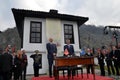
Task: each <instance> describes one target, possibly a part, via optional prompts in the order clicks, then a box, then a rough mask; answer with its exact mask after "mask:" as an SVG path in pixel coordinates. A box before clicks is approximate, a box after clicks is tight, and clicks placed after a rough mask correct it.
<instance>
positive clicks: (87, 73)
mask: <svg viewBox="0 0 120 80" xmlns="http://www.w3.org/2000/svg"><path fill="white" fill-rule="evenodd" d="M85 66H86V72H87V78H89V76H88V71H87V69H88V65H85Z"/></svg>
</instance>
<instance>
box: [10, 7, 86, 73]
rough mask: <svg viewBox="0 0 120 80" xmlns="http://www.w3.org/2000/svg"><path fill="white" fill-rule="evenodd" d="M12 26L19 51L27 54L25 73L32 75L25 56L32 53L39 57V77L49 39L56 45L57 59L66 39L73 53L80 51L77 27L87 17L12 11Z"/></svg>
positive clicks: (31, 62) (30, 66) (29, 60)
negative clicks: (18, 42) (69, 41)
mask: <svg viewBox="0 0 120 80" xmlns="http://www.w3.org/2000/svg"><path fill="white" fill-rule="evenodd" d="M12 12H13V15H14V19H15V22H16V27H17V29H18V32H19V35H20V38H21V48H24V49H25V50H26V52H27V55H28V69H27V74H33V67H32V64H33V60H32V59H31V58H30V57H29V56H30V55H31V54H33V53H34V51H35V50H39V51H40V54H42V68H41V69H40V71H39V72H40V74H46V73H47V72H48V61H47V51H46V43H47V42H48V39H49V38H53V39H54V43H56V44H57V49H58V53H57V56H62V55H63V46H64V45H65V40H66V39H70V40H71V43H72V45H73V46H74V48H75V51H76V54H77V52H79V51H80V37H79V30H78V28H79V27H80V25H82V24H84V23H85V22H86V21H87V20H88V17H81V16H74V15H68V14H60V13H58V11H57V10H50V11H49V12H43V11H32V10H24V9H15V8H13V9H12Z"/></svg>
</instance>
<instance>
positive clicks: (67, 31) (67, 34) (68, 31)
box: [64, 24, 74, 44]
mask: <svg viewBox="0 0 120 80" xmlns="http://www.w3.org/2000/svg"><path fill="white" fill-rule="evenodd" d="M66 39H70V41H71V43H72V44H74V34H73V25H71V24H64V40H65V43H66Z"/></svg>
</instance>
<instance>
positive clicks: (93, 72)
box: [92, 65, 95, 80]
mask: <svg viewBox="0 0 120 80" xmlns="http://www.w3.org/2000/svg"><path fill="white" fill-rule="evenodd" d="M92 68H93V78H94V80H95V66H94V65H93V66H92Z"/></svg>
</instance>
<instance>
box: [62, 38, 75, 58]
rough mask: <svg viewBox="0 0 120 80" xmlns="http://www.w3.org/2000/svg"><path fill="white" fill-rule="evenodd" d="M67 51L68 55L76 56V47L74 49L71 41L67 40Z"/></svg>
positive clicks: (65, 47)
mask: <svg viewBox="0 0 120 80" xmlns="http://www.w3.org/2000/svg"><path fill="white" fill-rule="evenodd" d="M66 49H67V51H68V53H69V54H68V55H75V54H74V53H75V52H74V47H73V45H71V44H70V40H69V39H67V40H66V45H65V46H64V51H65V50H66ZM64 56H67V55H65V54H64Z"/></svg>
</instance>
